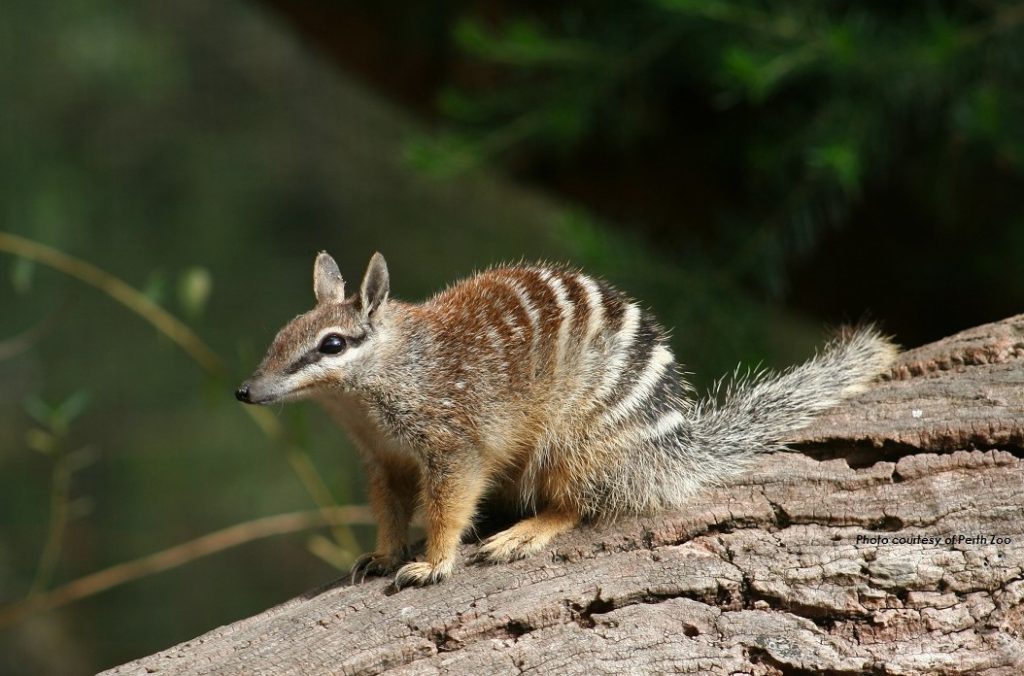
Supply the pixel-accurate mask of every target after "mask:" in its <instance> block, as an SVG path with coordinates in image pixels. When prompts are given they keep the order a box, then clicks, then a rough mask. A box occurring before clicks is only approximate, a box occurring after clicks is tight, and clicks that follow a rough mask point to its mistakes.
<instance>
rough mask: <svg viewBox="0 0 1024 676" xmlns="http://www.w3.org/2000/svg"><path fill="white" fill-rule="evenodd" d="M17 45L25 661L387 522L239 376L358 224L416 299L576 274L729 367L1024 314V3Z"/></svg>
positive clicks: (509, 18) (242, 608)
mask: <svg viewBox="0 0 1024 676" xmlns="http://www.w3.org/2000/svg"><path fill="white" fill-rule="evenodd" d="M0 55H2V59H3V60H2V62H0V96H2V101H3V104H2V112H0V122H2V127H0V214H2V221H0V673H4V674H40V673H49V674H84V673H90V672H94V671H96V670H99V669H102V668H106V667H110V666H113V665H115V664H118V663H120V662H123V661H126V660H129V659H131V658H134V657H138V656H141V655H144V654H148V653H151V652H154V651H156V650H159V649H162V648H165V647H168V646H170V645H172V644H174V643H176V642H179V641H182V640H186V639H189V638H192V637H193V636H195V635H197V634H199V633H202V632H203V631H206V630H208V629H211V628H213V627H215V626H217V625H220V624H223V623H226V622H230V621H232V620H236V619H239V618H242V617H245V616H248V615H251V614H253V613H256V612H258V611H260V610H262V609H264V608H266V607H268V606H270V605H273V604H276V603H279V602H282V601H284V600H286V599H288V598H291V597H293V596H295V595H297V594H300V593H302V592H304V591H306V590H308V589H310V588H312V587H314V586H317V585H320V584H324V583H327V582H329V581H331V580H333V579H335V578H336V577H338V576H339V575H340V574H341V570H344V569H345V568H346V567H347V566H348V564H349V563H350V561H351V559H352V557H353V556H354V555H355V554H357V553H358V551H359V550H361V549H363V548H366V547H368V546H369V545H370V543H371V542H372V537H373V529H372V526H369V525H366V524H365V520H366V519H365V515H364V514H363V513H362V512H360V511H358V510H356V511H354V512H346V511H344V510H341V511H339V510H333V511H332V510H330V509H325V510H324V511H318V507H320V508H324V507H329V506H330V505H350V504H352V505H359V504H362V503H363V502H364V498H365V491H364V487H363V482H362V476H361V472H360V470H359V468H358V466H357V463H356V462H355V457H354V454H353V452H352V449H351V447H350V446H349V444H348V442H347V441H346V440H344V439H343V437H342V435H341V434H340V433H339V432H338V431H336V430H335V429H334V428H332V427H331V425H330V424H329V423H328V422H327V420H326V418H325V416H324V415H322V414H321V412H320V411H318V410H316V409H315V408H313V407H312V406H308V405H296V406H291V407H288V408H281V409H275V410H269V411H267V410H264V411H262V412H260V413H253V412H252V411H253V409H246V408H243V407H242V406H241V405H239V404H237V403H236V402H235V401H234V398H233V397H232V394H231V392H232V389H233V387H234V385H235V384H236V383H237V382H238V381H239V380H240V379H241V378H242V377H244V376H245V375H247V374H248V373H249V372H250V371H251V370H252V369H253V367H254V366H255V365H256V364H257V362H258V361H259V359H260V358H261V356H262V353H263V350H264V349H265V347H266V346H267V344H268V343H269V341H270V339H271V337H272V336H273V334H274V332H275V331H276V330H277V328H278V327H279V326H280V325H281V324H283V323H284V322H285V321H286V320H288V319H289V318H291V317H292V316H293V315H295V314H297V313H299V312H302V311H305V310H306V309H308V308H309V307H311V305H312V302H313V299H312V290H311V288H310V287H311V284H310V277H311V274H310V272H311V265H312V260H313V257H314V255H315V253H316V252H317V251H319V250H321V249H326V250H328V251H330V252H331V253H332V254H333V255H334V256H335V257H336V258H337V260H338V262H339V264H340V266H341V268H342V271H343V273H344V274H345V276H346V277H347V278H348V279H349V280H350V283H355V282H356V281H357V280H358V279H359V277H360V275H361V274H362V271H363V267H364V266H365V263H366V261H367V259H368V257H369V255H370V254H371V253H372V252H373V251H374V250H378V249H379V250H380V251H382V252H383V253H384V254H385V255H386V256H387V258H388V261H389V265H390V268H391V275H392V292H393V294H395V295H396V296H399V297H401V298H405V299H420V298H423V297H425V296H427V295H429V294H430V293H432V292H434V291H436V290H438V289H440V288H442V287H443V286H444V285H445V284H446V283H448V282H450V281H451V280H453V279H456V278H458V277H460V276H463V275H466V274H469V273H470V272H472V271H473V270H474V269H477V268H480V267H483V266H485V265H487V264H490V263H493V262H496V261H508V260H519V259H521V258H526V259H536V258H545V259H549V260H557V261H569V262H572V263H575V264H577V265H580V266H583V267H585V268H586V269H587V270H589V271H590V272H593V273H595V274H599V275H602V276H604V277H606V278H607V279H609V280H610V281H612V282H613V283H615V284H616V285H618V286H620V287H621V288H623V289H625V290H627V291H628V292H629V293H630V294H631V295H633V296H635V297H637V298H639V299H641V300H642V301H643V302H644V303H645V304H647V305H648V306H649V307H651V308H653V309H654V311H655V312H656V313H657V314H658V315H659V316H660V317H661V318H662V320H663V322H664V323H665V324H666V325H668V326H670V327H673V329H674V330H673V342H674V344H675V348H676V353H677V354H678V355H681V358H682V360H683V361H684V362H685V364H686V366H687V368H688V369H689V370H691V371H694V372H695V375H694V380H695V381H696V383H697V384H698V385H700V386H706V385H707V384H708V383H709V382H710V381H711V380H712V379H713V378H715V377H717V376H718V375H720V374H721V373H723V372H725V371H728V370H730V369H731V368H733V367H734V366H735V364H736V363H738V362H744V363H748V364H754V363H758V362H761V363H763V364H766V365H771V366H779V365H784V364H787V363H791V362H794V361H797V360H800V359H802V358H805V357H807V356H808V355H809V354H810V353H811V352H812V351H813V349H814V346H815V345H816V344H817V343H819V342H820V340H821V339H822V337H823V336H824V335H825V331H826V328H827V327H829V326H835V325H837V324H840V323H843V322H848V321H857V320H861V319H865V318H867V319H874V320H877V321H879V322H880V323H881V325H882V326H883V327H884V328H885V329H886V330H887V331H889V332H891V333H893V334H894V335H895V336H896V339H897V340H898V341H899V342H900V343H902V344H903V345H905V346H915V345H919V344H921V343H924V342H927V341H931V340H934V339H937V338H940V337H942V336H944V335H948V334H950V333H953V332H956V331H958V330H961V329H964V328H967V327H970V326H972V325H976V324H979V323H983V322H987V321H993V320H997V319H1000V318H1003V317H1005V316H1008V315H1012V314H1015V313H1018V312H1020V311H1021V309H1022V308H1024V274H1022V272H1024V270H1022V265H1021V261H1022V260H1024V201H1022V195H1024V2H1018V1H1009V0H1007V1H997V0H957V1H949V2H939V1H934V2H917V3H891V2H856V3H855V2H821V3H804V2H796V1H788V0H783V1H781V2H773V3H767V2H752V1H748V0H743V1H739V0H737V1H725V0H722V1H717V0H644V1H642V2H636V3H622V2H610V1H609V2H602V1H590V2H575V1H569V2H561V3H542V2H517V3H512V2H502V1H500V0H498V1H494V0H447V1H426V2H415V3H413V2H384V3H356V2H342V1H340V0H332V1H328V0H306V1H304V2H287V1H285V0H262V1H261V0H247V1H242V0H226V1H224V2H217V3H211V2H200V1H199V0H179V1H178V2H175V3H165V2H156V1H155V0H139V1H137V2H132V3H125V2H119V1H117V0H81V1H76V2H66V1H65V2H56V0H36V1H34V2H27V1H24V0H13V1H10V2H5V3H3V4H2V5H0ZM22 238H25V239H22ZM37 245H44V246H45V247H47V248H39V247H38V246H37ZM93 266H95V267H93ZM178 322H180V323H178ZM277 515H285V516H284V517H280V518H276V520H275V519H274V518H271V519H269V520H268V519H267V518H266V517H275V516H277ZM327 521H330V522H331V523H333V524H334V526H335V527H334V528H324V527H323V525H324V523H325V522H327ZM222 529H229V530H227V531H224V530H222ZM208 534H212V535H210V537H207V538H203V536H207V535H208ZM197 538H201V539H199V540H197ZM178 545H185V546H184V547H179V548H177V549H172V548H174V547H176V546H178ZM231 545H237V546H231ZM153 555H155V558H154V556H153ZM145 557H150V558H145ZM140 559H141V561H140ZM126 562H129V563H128V565H127V566H122V565H120V564H125V563H126ZM131 562H134V563H131Z"/></svg>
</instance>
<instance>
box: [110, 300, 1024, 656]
mask: <svg viewBox="0 0 1024 676" xmlns="http://www.w3.org/2000/svg"><path fill="white" fill-rule="evenodd" d="M1022 362H1024V315H1019V316H1016V317H1012V318H1010V319H1007V320H1004V321H1002V322H997V323H994V324H989V325H985V326H981V327H978V328H975V329H971V330H969V331H965V332H963V333H960V334H958V335H955V336H952V337H950V338H947V339H945V340H942V341H939V342H937V343H934V344H931V345H928V346H925V347H922V348H918V349H916V350H911V351H909V352H906V353H904V354H903V355H902V357H901V358H900V360H899V362H898V364H897V366H896V367H895V368H894V369H893V372H892V374H891V375H890V376H889V377H888V378H887V379H885V380H883V381H882V382H880V383H879V384H878V385H877V386H876V387H874V388H872V389H871V390H869V391H868V392H865V393H864V394H862V395H860V396H858V397H857V398H855V399H853V400H850V401H849V402H847V403H845V404H844V405H842V406H841V407H839V408H837V409H836V410H835V411H834V412H832V413H830V414H828V415H826V416H824V417H823V418H821V419H819V420H818V421H816V422H815V423H814V424H813V425H812V426H810V427H808V428H807V429H806V430H804V431H803V432H801V433H800V434H799V435H798V437H797V438H796V439H795V440H794V443H795V444H796V448H797V450H798V451H801V452H793V453H779V454H774V455H771V456H766V457H765V458H763V461H762V462H760V463H759V464H758V466H757V467H756V469H755V470H754V471H751V472H750V473H749V474H748V475H747V476H746V477H745V478H744V479H742V480H739V481H737V482H735V483H733V484H731V485H729V486H726V487H721V488H716V489H711V490H707V491H705V492H703V493H702V494H700V495H699V496H697V497H695V498H694V499H693V502H692V505H691V507H690V508H689V509H687V510H685V511H682V512H679V513H669V514H662V515H659V516H656V517H646V518H631V519H622V520H619V521H617V522H614V523H602V524H594V525H588V526H583V527H581V528H579V529H578V530H577V531H575V532H573V533H571V534H569V535H567V536H564V537H561V538H559V539H558V540H557V541H556V543H555V545H554V546H553V547H552V548H551V549H550V551H548V552H546V553H543V554H541V555H537V556H534V557H532V558H529V559H526V560H524V561H520V562H517V563H515V564H511V565H499V566H480V565H461V566H459V567H458V568H457V570H456V572H455V575H454V577H453V579H452V580H450V581H449V582H446V583H443V584H441V585H438V586H434V587H427V588H423V589H404V590H402V591H399V592H397V593H396V592H394V590H393V589H392V588H391V585H390V580H384V579H371V580H367V581H365V582H363V583H361V584H350V583H349V582H348V581H341V582H338V583H335V584H333V585H330V586H327V587H324V588H322V589H318V590H314V591H312V592H310V593H308V594H306V595H305V596H303V597H301V598H297V599H294V600H292V601H289V602H287V603H284V604H283V605H280V606H278V607H276V608H271V609H270V610H267V611H265V612H263V613H261V614H259V615H257V616H255V617H251V618H249V619H245V620H241V621H239V622H236V623H234V624H232V625H229V626H226V627H221V628H219V629H215V630H214V631H211V632H209V633H207V634H205V635H203V636H200V637H199V638H196V639H194V640H192V641H188V642H186V643H182V644H181V645H178V646H175V647H173V648H171V649H169V650H165V651H163V652H161V653H158V654H156V655H152V656H149V657H145V658H143V659H140V660H137V661H135V662H132V663H129V664H126V665H123V666H121V667H117V668H115V669H112V670H110V671H108V672H105V673H106V674H109V675H114V674H119V675H127V674H132V675H135V674H150V673H173V674H214V673H216V674H275V675H281V674H327V673H330V674H373V673H380V672H383V671H389V673H395V674H413V673H417V674H419V673H428V674H429V673H462V672H467V673H476V674H491V673H495V674H503V673H510V674H513V673H514V674H518V673H522V672H524V671H530V670H532V671H534V672H537V673H555V674H594V673H614V674H619V673H630V672H635V673H659V672H660V673H666V672H672V673H691V672H692V673H704V672H716V673H736V672H739V673H745V674H817V673H828V674H860V673H877V674H889V673H892V674H954V673H985V674H992V675H995V674H1020V673H1024V462H1022V458H1024V450H1022V448H1024V369H1022V368H1021V366H1022ZM473 549H474V545H472V544H470V545H466V546H464V548H463V555H464V556H465V555H467V554H469V553H471V552H472V551H473ZM282 574H286V571H282Z"/></svg>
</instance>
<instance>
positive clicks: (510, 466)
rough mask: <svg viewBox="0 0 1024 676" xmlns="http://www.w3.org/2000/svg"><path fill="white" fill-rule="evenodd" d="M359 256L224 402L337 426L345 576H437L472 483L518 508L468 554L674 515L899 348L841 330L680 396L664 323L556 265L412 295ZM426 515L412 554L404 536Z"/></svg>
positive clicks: (518, 552) (469, 502) (328, 279)
mask: <svg viewBox="0 0 1024 676" xmlns="http://www.w3.org/2000/svg"><path fill="white" fill-rule="evenodd" d="M388 289H389V283H388V269H387V264H386V263H385V262H384V258H383V256H381V255H380V254H374V256H373V257H372V258H371V259H370V264H369V267H368V268H367V270H366V274H365V276H364V277H363V281H362V284H361V285H360V288H359V292H358V293H354V294H352V295H350V296H347V297H346V296H345V282H344V280H342V277H341V274H340V273H339V271H338V266H337V264H336V263H335V262H334V259H332V258H331V257H330V256H328V255H327V254H326V253H321V254H320V255H319V256H318V257H317V259H316V263H315V265H314V268H313V291H314V292H315V295H316V307H314V308H313V309H312V310H310V311H309V312H307V313H305V314H303V315H299V316H298V317H296V318H295V319H293V320H292V321H291V322H289V323H288V324H287V325H285V327H284V328H283V329H281V331H280V332H279V333H278V334H277V337H276V338H275V339H274V342H273V344H272V345H271V346H270V349H269V351H268V352H267V356H266V357H265V358H264V360H263V363H262V364H260V367H259V368H258V369H257V370H256V373H255V374H253V376H252V377H251V378H250V379H249V380H247V381H246V382H245V383H243V384H242V385H241V387H239V389H238V391H237V392H236V396H237V397H238V399H239V400H241V401H244V402H246V403H249V404H270V403H276V402H282V401H291V400H296V399H303V398H312V399H315V400H317V401H319V402H320V403H321V404H323V405H324V406H325V407H327V408H328V409H329V410H330V411H331V413H332V414H333V415H334V416H335V417H336V418H337V419H338V420H339V421H340V423H341V425H342V426H343V427H344V428H345V429H346V430H347V431H348V433H349V434H350V435H351V437H352V439H353V441H354V442H355V444H356V446H357V447H358V449H359V451H360V454H361V456H362V459H363V461H364V463H365V465H366V470H367V472H368V474H369V482H370V483H369V486H370V488H369V493H370V502H371V507H372V509H373V512H374V515H375V516H376V519H377V521H378V524H379V529H378V534H377V548H376V550H375V551H374V552H372V553H370V554H366V555H364V556H362V557H361V558H360V559H359V560H358V561H357V562H356V564H355V566H354V571H363V572H365V573H372V574H387V573H390V572H393V571H395V570H396V569H397V575H396V577H395V584H396V585H397V586H398V587H402V586H405V585H410V584H429V583H433V582H438V581H440V580H443V579H445V578H447V577H448V576H450V575H451V573H452V568H453V565H454V563H455V560H456V555H457V552H458V545H459V543H460V541H461V538H462V535H463V533H464V532H465V531H466V530H467V529H468V528H469V527H470V526H471V523H472V521H473V517H474V515H475V513H476V511H477V507H478V505H479V503H480V502H481V499H482V497H483V496H484V495H485V494H488V493H495V494H497V495H499V496H504V497H508V498H511V499H514V500H515V501H516V502H517V503H518V505H519V506H520V507H521V508H523V509H525V510H526V511H527V513H529V514H532V516H529V517H528V518H526V519H524V520H522V521H520V522H519V523H517V524H516V525H514V526H512V527H511V528H509V529H508V530H505V531H503V532H500V533H498V534H497V535H495V536H493V537H491V538H490V539H488V540H486V541H485V542H484V543H483V544H482V545H481V547H480V552H479V558H481V559H484V560H489V561H495V562H499V561H509V560H512V559H516V558H520V557H523V556H526V555H529V554H532V553H534V552H537V551H539V550H541V549H543V548H544V547H545V546H546V545H547V544H548V543H549V542H550V541H551V539H552V538H553V537H555V536H556V535H558V534H559V533H563V532H565V531H568V530H570V529H572V528H573V527H574V526H576V524H577V523H579V522H580V520H581V519H585V518H593V517H608V516H614V515H617V514H623V513H638V512H639V513H646V512H652V511H656V510H660V509H666V508H672V507H678V506H680V505H682V504H684V503H685V501H686V499H687V497H688V496H690V495H692V494H693V493H694V492H695V491H696V490H697V489H699V488H700V487H702V486H706V485H708V484H713V483H720V482H721V481H723V480H724V479H727V478H729V477H731V476H734V475H736V474H737V473H738V472H740V471H741V470H742V469H743V468H744V466H745V465H746V461H747V460H749V459H750V458H752V457H754V456H756V455H758V454H760V453H764V452H766V451H772V450H777V449H781V448H783V442H784V440H785V439H786V438H787V435H788V434H790V433H791V432H793V431H795V430H796V429H798V428H800V427H802V426H804V425H806V424H807V423H808V422H809V421H810V420H811V419H812V418H813V416H815V415H816V414H818V413H820V412H822V411H824V410H825V409H827V408H829V407H831V406H833V405H835V404H836V403H837V402H839V401H840V400H841V399H842V398H843V397H845V396H847V395H849V394H852V393H854V392H858V391H860V390H862V389H863V388H864V387H865V385H866V384H867V383H868V382H869V381H870V380H871V379H872V378H874V377H876V376H878V375H879V374H880V373H882V372H883V371H885V370H886V369H887V367H888V366H889V364H890V363H891V361H892V359H893V358H894V356H895V354H896V348H895V347H894V346H893V344H892V343H890V342H889V341H888V340H887V339H885V338H884V337H882V336H881V335H879V334H878V333H877V332H876V331H875V330H874V329H871V328H866V329H860V330H858V331H854V332H851V333H848V334H847V335H845V336H843V337H841V338H838V339H836V340H835V341H834V342H832V343H830V344H829V345H828V346H827V347H826V348H825V349H824V351H823V352H822V353H821V354H819V355H817V356H815V357H814V358H813V359H811V360H810V361H808V362H806V363H804V364H802V365H800V366H796V367H793V368H790V369H788V370H786V371H783V372H781V373H778V374H771V373H760V374H757V375H754V376H752V377H746V378H737V379H735V380H734V381H733V382H731V383H730V384H728V386H727V387H724V388H722V389H721V391H716V392H715V393H713V394H712V395H711V396H710V397H709V398H707V399H704V400H699V401H698V400H696V399H695V398H694V397H693V391H692V389H691V387H690V385H689V384H688V383H687V382H686V380H685V379H684V378H683V377H682V374H681V373H680V371H679V369H678V367H677V366H676V362H675V359H674V357H673V356H672V351H671V350H670V349H669V346H668V340H667V338H666V333H665V331H664V329H662V327H661V326H659V325H658V323H657V321H656V320H655V319H654V318H653V317H652V316H651V314H650V313H649V312H647V311H646V310H644V309H642V308H641V307H640V306H639V305H638V304H637V303H635V302H634V301H632V300H630V299H629V298H627V297H626V296H625V295H623V294H622V293H620V292H619V291H617V290H615V289H614V288H612V287H611V286H609V285H608V284H606V283H605V282H602V281H600V280H598V279H595V278H593V277H589V276H587V275H585V274H583V273H581V272H579V271H576V270H572V269H569V268H565V267H557V266H547V265H536V266H511V267H499V268H494V269H491V270H488V271H486V272H482V273H480V274H478V275H475V276H473V277H470V278H469V279H466V280H464V281H461V282H459V283H457V284H455V285H453V286H451V287H450V288H448V289H446V290H444V291H442V292H441V293H439V294H437V295H436V296H434V297H433V298H430V299H429V300H427V301H426V302H424V303H421V304H412V303H405V302H401V301H398V300H395V299H393V298H391V297H390V296H389V293H388ZM418 506H419V507H422V509H423V510H424V512H425V522H426V531H427V541H426V556H425V559H426V560H424V561H412V562H408V561H406V560H404V558H403V555H404V552H405V551H406V547H405V545H406V537H407V530H408V526H409V522H410V519H411V518H412V515H413V511H414V510H415V509H416V508H417V507H418Z"/></svg>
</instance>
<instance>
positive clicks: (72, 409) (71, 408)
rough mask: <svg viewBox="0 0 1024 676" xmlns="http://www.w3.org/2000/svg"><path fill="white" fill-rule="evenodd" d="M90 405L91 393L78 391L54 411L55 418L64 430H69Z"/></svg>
mask: <svg viewBox="0 0 1024 676" xmlns="http://www.w3.org/2000/svg"><path fill="white" fill-rule="evenodd" d="M88 404H89V393H88V392H87V391H86V390H78V391H77V392H75V393H74V394H72V395H71V396H70V397H68V398H67V399H65V400H64V401H63V402H62V403H61V404H60V405H59V406H57V408H56V409H55V410H54V417H55V418H56V419H57V421H59V423H60V424H61V425H62V426H63V427H64V428H67V427H68V426H69V425H71V423H73V422H74V421H75V419H76V418H78V416H80V415H82V413H83V412H84V411H85V408H86V406H88Z"/></svg>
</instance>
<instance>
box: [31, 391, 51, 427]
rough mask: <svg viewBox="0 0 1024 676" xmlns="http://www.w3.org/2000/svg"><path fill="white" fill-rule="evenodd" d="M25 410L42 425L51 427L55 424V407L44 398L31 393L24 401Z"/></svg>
mask: <svg viewBox="0 0 1024 676" xmlns="http://www.w3.org/2000/svg"><path fill="white" fill-rule="evenodd" d="M24 406H25V411H26V412H27V413H28V414H29V415H30V416H31V417H32V419H33V420H35V421H36V422H37V423H39V424H40V425H43V426H44V427H47V428H49V427H51V426H52V424H53V415H54V411H53V408H52V407H51V406H50V405H49V404H47V403H46V402H45V401H43V400H42V398H40V397H38V396H36V395H34V394H33V395H31V396H29V397H25V401H24Z"/></svg>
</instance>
